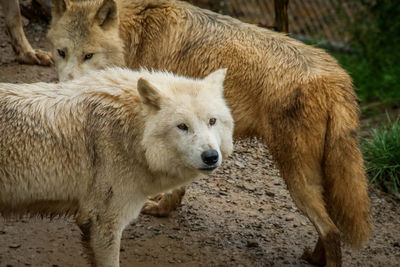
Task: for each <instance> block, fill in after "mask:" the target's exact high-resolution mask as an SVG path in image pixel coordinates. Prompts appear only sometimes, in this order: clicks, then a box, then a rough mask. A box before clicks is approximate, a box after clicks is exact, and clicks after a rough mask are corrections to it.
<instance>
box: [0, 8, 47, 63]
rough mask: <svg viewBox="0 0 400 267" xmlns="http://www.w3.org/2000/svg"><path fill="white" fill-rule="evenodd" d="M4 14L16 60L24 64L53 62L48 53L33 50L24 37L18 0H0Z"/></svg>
mask: <svg viewBox="0 0 400 267" xmlns="http://www.w3.org/2000/svg"><path fill="white" fill-rule="evenodd" d="M0 4H1V6H2V7H3V12H4V15H5V21H6V29H7V32H8V34H9V35H10V38H11V44H12V47H13V49H14V52H15V54H16V55H17V60H18V61H19V62H22V63H25V64H38V65H44V66H49V65H51V64H52V63H53V60H52V58H51V55H50V53H48V52H45V51H42V50H39V49H37V50H34V49H33V48H32V47H31V45H30V44H29V42H28V40H27V39H26V37H25V34H24V30H23V28H22V22H21V12H20V10H19V2H18V0H0Z"/></svg>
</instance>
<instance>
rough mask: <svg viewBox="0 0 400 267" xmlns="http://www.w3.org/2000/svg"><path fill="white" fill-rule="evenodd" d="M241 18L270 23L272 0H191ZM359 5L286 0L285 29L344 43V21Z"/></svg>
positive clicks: (346, 37)
mask: <svg viewBox="0 0 400 267" xmlns="http://www.w3.org/2000/svg"><path fill="white" fill-rule="evenodd" d="M190 2H192V3H194V4H197V5H199V6H201V7H205V8H210V9H213V10H215V11H219V12H221V13H225V14H227V15H230V16H233V17H236V18H238V19H240V20H242V21H245V22H249V23H253V24H257V25H260V26H264V27H272V26H273V25H274V19H275V13H274V0H192V1H190ZM358 8H359V5H357V2H356V1H352V0H290V1H289V7H288V17H289V33H290V34H291V35H293V36H296V37H298V38H300V39H305V40H324V41H326V42H329V43H331V44H337V45H346V44H347V43H348V41H349V38H350V36H349V34H348V33H347V32H346V25H347V22H348V21H349V20H350V21H352V20H353V18H354V15H355V14H356V12H357V10H358Z"/></svg>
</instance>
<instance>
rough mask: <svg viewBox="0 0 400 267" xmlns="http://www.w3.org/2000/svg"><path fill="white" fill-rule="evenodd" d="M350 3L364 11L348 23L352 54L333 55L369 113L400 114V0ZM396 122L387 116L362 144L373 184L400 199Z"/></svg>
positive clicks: (398, 129)
mask: <svg viewBox="0 0 400 267" xmlns="http://www.w3.org/2000/svg"><path fill="white" fill-rule="evenodd" d="M349 1H353V3H354V4H357V5H359V6H360V8H359V9H358V10H359V12H358V13H357V15H356V17H355V18H354V20H352V21H347V25H348V30H349V31H350V35H351V50H352V51H351V52H350V53H343V52H335V51H332V54H333V55H334V56H335V57H336V58H337V59H338V60H339V62H340V64H341V65H342V66H343V67H344V68H345V69H346V70H347V71H348V72H349V73H350V74H351V76H352V78H353V81H354V85H355V87H356V89H357V94H358V96H359V97H360V99H361V105H362V106H364V108H363V110H364V111H371V110H368V108H367V107H375V108H377V110H375V111H372V112H376V111H382V110H384V109H391V110H392V111H393V110H399V107H400V0H346V2H349ZM343 2H344V1H342V4H343ZM369 113H370V114H371V112H369ZM392 113H393V112H392ZM395 117H397V118H396V119H395V121H393V120H391V119H390V116H389V115H388V114H387V118H388V119H387V121H386V122H383V126H380V127H378V128H376V129H372V131H371V136H370V137H367V138H363V139H362V140H361V144H362V150H363V154H364V158H365V164H366V171H367V174H368V176H369V180H370V182H371V183H373V184H376V185H377V186H378V187H380V188H381V189H383V191H386V192H388V193H391V194H393V195H395V196H396V197H397V198H399V199H400V193H399V189H400V122H399V119H400V116H399V115H397V116H396V114H395Z"/></svg>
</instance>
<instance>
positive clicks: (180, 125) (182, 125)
mask: <svg viewBox="0 0 400 267" xmlns="http://www.w3.org/2000/svg"><path fill="white" fill-rule="evenodd" d="M176 127H178V128H179V129H180V130H182V131H187V130H188V129H189V127H187V125H186V124H184V123H181V124H178V126H176Z"/></svg>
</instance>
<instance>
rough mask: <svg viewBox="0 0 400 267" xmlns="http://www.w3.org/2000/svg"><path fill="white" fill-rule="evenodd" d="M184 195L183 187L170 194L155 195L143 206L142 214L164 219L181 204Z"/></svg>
mask: <svg viewBox="0 0 400 267" xmlns="http://www.w3.org/2000/svg"><path fill="white" fill-rule="evenodd" d="M184 195H185V187H181V188H178V189H174V190H173V191H172V192H170V193H164V194H160V195H157V196H155V197H153V198H151V199H149V200H148V201H146V203H145V204H144V206H143V209H142V213H143V214H147V215H152V216H157V217H166V216H168V215H169V214H170V213H171V212H172V211H174V210H176V208H177V207H178V206H179V205H180V204H181V202H182V198H183V196H184Z"/></svg>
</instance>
